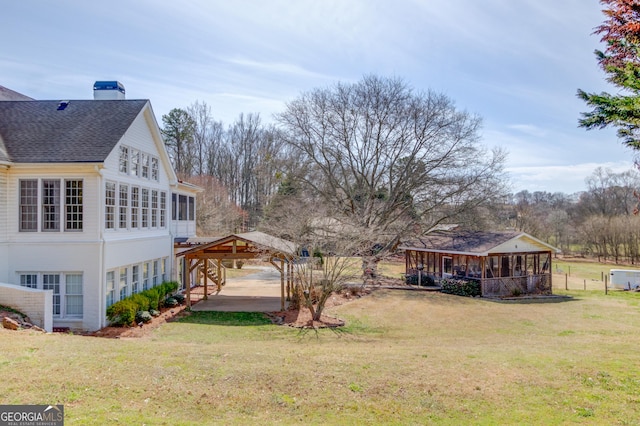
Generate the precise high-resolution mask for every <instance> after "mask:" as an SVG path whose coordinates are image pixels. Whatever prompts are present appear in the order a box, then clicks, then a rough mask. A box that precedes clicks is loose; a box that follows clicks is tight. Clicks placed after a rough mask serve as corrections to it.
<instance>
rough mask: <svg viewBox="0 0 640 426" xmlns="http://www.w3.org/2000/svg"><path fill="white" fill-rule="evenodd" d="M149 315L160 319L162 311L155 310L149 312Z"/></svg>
mask: <svg viewBox="0 0 640 426" xmlns="http://www.w3.org/2000/svg"><path fill="white" fill-rule="evenodd" d="M149 313H150V314H151V316H152V317H159V316H160V311H156V310H155V309H151V310H149Z"/></svg>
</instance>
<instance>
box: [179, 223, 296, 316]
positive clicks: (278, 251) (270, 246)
mask: <svg viewBox="0 0 640 426" xmlns="http://www.w3.org/2000/svg"><path fill="white" fill-rule="evenodd" d="M188 243H189V242H188V241H187V242H184V243H176V248H180V247H184V246H185V244H188ZM176 256H177V257H184V258H185V264H186V271H187V273H186V274H185V283H184V284H185V288H186V303H187V307H191V272H192V271H193V270H195V269H196V268H200V271H201V272H202V279H203V284H204V294H205V296H204V297H205V298H206V297H207V285H208V284H207V283H208V281H209V274H208V270H209V269H210V265H211V263H210V262H214V267H215V268H216V272H217V273H216V285H217V287H218V291H220V290H221V287H222V278H221V277H222V270H223V265H222V262H223V260H243V259H256V258H263V259H267V260H268V262H269V263H271V264H272V265H273V266H274V267H275V268H276V269H278V271H279V272H280V307H281V309H282V310H284V309H285V300H286V299H288V298H289V297H290V294H289V291H290V289H291V287H292V281H293V278H292V277H293V271H292V265H293V262H292V260H293V259H294V258H295V257H297V247H296V245H295V244H294V243H293V242H291V241H287V240H283V239H281V238H277V237H274V236H272V235H268V234H265V233H263V232H259V231H253V232H246V233H240V234H231V235H229V236H226V237H221V238H217V239H213V240H212V241H209V242H207V243H203V244H199V245H197V246H195V247H193V248H189V249H187V250H185V251H182V252H180V253H178V254H177V255H176ZM285 283H286V286H285ZM285 289H286V290H287V295H286V296H285Z"/></svg>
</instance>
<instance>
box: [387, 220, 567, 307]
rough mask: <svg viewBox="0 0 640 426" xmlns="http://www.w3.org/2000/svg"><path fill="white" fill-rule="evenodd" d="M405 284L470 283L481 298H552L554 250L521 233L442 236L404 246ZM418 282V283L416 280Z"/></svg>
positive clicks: (455, 232)
mask: <svg viewBox="0 0 640 426" xmlns="http://www.w3.org/2000/svg"><path fill="white" fill-rule="evenodd" d="M399 248H400V249H401V250H404V252H405V259H406V266H405V268H406V277H407V281H408V282H411V283H413V284H416V283H419V284H420V285H426V284H435V285H440V284H441V283H442V282H443V280H462V281H465V280H466V281H474V282H477V283H479V284H480V293H481V295H482V296H483V297H505V296H521V295H531V294H551V293H552V282H551V278H552V269H551V264H552V257H553V254H554V253H557V252H559V250H558V249H556V248H555V247H553V246H551V245H549V244H547V243H545V242H543V241H540V240H538V239H537V238H535V237H533V236H531V235H529V234H526V233H524V232H515V231H502V232H499V231H496V232H481V231H460V230H455V229H454V230H442V231H434V232H430V233H429V234H427V235H426V236H422V237H418V238H414V239H412V240H410V241H406V242H405V243H403V244H401V245H400V247H399ZM416 277H417V279H416Z"/></svg>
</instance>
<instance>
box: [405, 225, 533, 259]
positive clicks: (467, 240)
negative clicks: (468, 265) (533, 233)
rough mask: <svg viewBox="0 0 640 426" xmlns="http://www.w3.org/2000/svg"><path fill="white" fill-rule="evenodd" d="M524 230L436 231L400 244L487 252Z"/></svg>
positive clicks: (430, 248) (409, 246) (409, 247)
mask: <svg viewBox="0 0 640 426" xmlns="http://www.w3.org/2000/svg"><path fill="white" fill-rule="evenodd" d="M521 234H522V232H516V231H505V232H499V231H496V232H479V231H459V230H458V231H456V230H452V231H436V232H433V233H430V234H428V235H426V236H423V237H419V238H414V239H412V240H410V241H406V242H404V243H403V244H401V245H400V248H403V249H419V250H420V249H422V250H431V251H441V252H445V253H486V252H488V251H490V250H491V249H492V248H494V247H497V246H499V245H500V244H503V243H506V242H507V241H509V240H511V239H513V238H516V237H518V236H519V235H521Z"/></svg>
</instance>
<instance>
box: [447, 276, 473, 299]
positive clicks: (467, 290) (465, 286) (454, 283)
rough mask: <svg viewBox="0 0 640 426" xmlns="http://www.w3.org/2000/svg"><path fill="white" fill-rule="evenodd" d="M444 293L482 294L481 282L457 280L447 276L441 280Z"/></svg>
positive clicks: (459, 294)
mask: <svg viewBox="0 0 640 426" xmlns="http://www.w3.org/2000/svg"><path fill="white" fill-rule="evenodd" d="M440 287H441V289H442V292H443V293H447V294H454V295H456V296H467V297H475V296H480V295H481V294H482V293H481V289H480V282H478V281H473V280H456V279H453V278H446V279H443V280H442V281H441V282H440Z"/></svg>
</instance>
